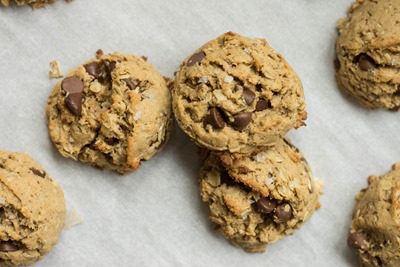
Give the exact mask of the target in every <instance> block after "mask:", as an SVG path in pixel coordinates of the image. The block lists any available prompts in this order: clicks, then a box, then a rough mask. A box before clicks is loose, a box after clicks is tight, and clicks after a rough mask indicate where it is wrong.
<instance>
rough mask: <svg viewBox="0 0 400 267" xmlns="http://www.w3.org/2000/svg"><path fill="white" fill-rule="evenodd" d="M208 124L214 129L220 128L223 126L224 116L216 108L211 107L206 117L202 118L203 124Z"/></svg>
mask: <svg viewBox="0 0 400 267" xmlns="http://www.w3.org/2000/svg"><path fill="white" fill-rule="evenodd" d="M207 124H210V125H211V126H212V127H213V128H215V129H222V128H224V127H225V121H224V118H223V117H222V115H221V112H220V111H219V110H218V108H215V107H214V108H211V109H210V110H209V111H208V113H207V115H206V117H205V118H204V125H207Z"/></svg>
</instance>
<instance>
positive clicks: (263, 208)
mask: <svg viewBox="0 0 400 267" xmlns="http://www.w3.org/2000/svg"><path fill="white" fill-rule="evenodd" d="M275 207H276V203H275V202H274V201H272V200H270V199H269V198H267V197H261V198H260V199H259V200H258V201H257V209H258V211H259V212H261V213H265V214H269V213H271V212H273V211H274V209H275Z"/></svg>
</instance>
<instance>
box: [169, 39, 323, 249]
mask: <svg viewBox="0 0 400 267" xmlns="http://www.w3.org/2000/svg"><path fill="white" fill-rule="evenodd" d="M175 76H176V77H175V82H174V87H173V89H172V99H173V110H174V114H175V117H176V119H177V121H178V123H179V125H180V127H181V128H182V129H183V131H184V132H185V133H186V134H188V135H189V136H190V138H191V139H192V140H193V141H194V142H196V143H197V144H198V145H199V146H200V147H202V148H204V149H205V150H206V153H205V155H206V156H205V157H204V165H203V167H202V168H201V170H200V185H201V197H202V199H203V201H205V202H207V203H208V204H209V207H210V211H211V215H210V219H211V221H213V222H215V223H216V224H218V226H219V229H220V231H221V232H222V233H223V235H224V236H225V237H226V238H227V239H228V240H230V241H231V242H232V243H233V244H235V245H237V246H240V247H242V248H243V249H245V250H246V251H248V252H263V251H265V247H266V246H267V245H268V244H271V243H273V242H275V241H277V240H279V239H281V238H282V237H284V236H286V235H289V234H292V233H293V231H294V229H296V228H299V227H300V226H301V225H302V223H303V222H305V221H307V220H308V219H309V217H310V216H311V214H312V213H313V212H314V210H315V209H317V208H319V206H320V204H319V195H320V193H321V186H320V184H319V183H316V182H315V180H314V179H313V177H312V174H311V171H310V167H309V165H308V163H307V161H306V160H305V159H304V156H303V155H302V153H301V152H300V151H299V150H298V149H297V148H296V147H294V146H293V145H292V144H291V143H290V141H289V139H288V138H286V137H285V134H286V133H287V132H288V131H289V130H290V129H293V128H298V127H300V126H302V125H304V120H305V119H306V117H307V113H306V111H305V103H304V94H303V89H302V85H301V82H300V80H299V78H298V76H297V75H296V73H295V72H294V71H293V70H292V68H291V67H290V66H289V64H288V63H287V62H286V61H285V59H284V58H283V57H282V56H281V55H280V54H279V53H278V52H277V51H275V50H274V49H272V48H271V47H270V46H269V45H268V43H267V42H266V41H265V40H264V39H249V38H246V37H243V36H240V35H238V34H235V33H232V32H228V33H225V34H223V35H221V36H219V37H218V38H217V39H215V40H212V41H210V42H208V43H206V44H205V45H203V46H202V47H201V48H199V49H198V50H196V51H195V52H194V53H193V54H192V55H191V56H189V57H188V58H186V59H185V60H184V62H183V63H182V64H181V66H180V69H179V70H178V71H177V72H176V74H175Z"/></svg>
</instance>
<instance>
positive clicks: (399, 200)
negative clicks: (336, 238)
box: [348, 163, 400, 267]
mask: <svg viewBox="0 0 400 267" xmlns="http://www.w3.org/2000/svg"><path fill="white" fill-rule="evenodd" d="M368 183H369V185H368V188H366V189H363V190H361V192H360V193H359V194H358V195H357V197H356V204H355V207H354V213H353V220H352V222H351V229H350V235H349V238H348V244H349V245H350V246H351V247H353V248H354V249H356V250H357V251H358V253H359V258H360V262H361V265H362V266H364V267H372V266H386V267H398V266H400V244H399V236H400V163H397V164H395V165H393V168H392V170H391V171H390V172H388V173H386V174H384V175H382V176H370V177H369V179H368Z"/></svg>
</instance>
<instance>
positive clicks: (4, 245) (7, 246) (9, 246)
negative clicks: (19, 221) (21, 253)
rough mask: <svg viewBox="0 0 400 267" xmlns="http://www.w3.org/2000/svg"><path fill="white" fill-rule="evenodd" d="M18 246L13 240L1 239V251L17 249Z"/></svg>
mask: <svg viewBox="0 0 400 267" xmlns="http://www.w3.org/2000/svg"><path fill="white" fill-rule="evenodd" d="M17 250H18V247H17V246H16V245H15V243H14V242H13V241H0V251H1V252H13V251H17Z"/></svg>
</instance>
